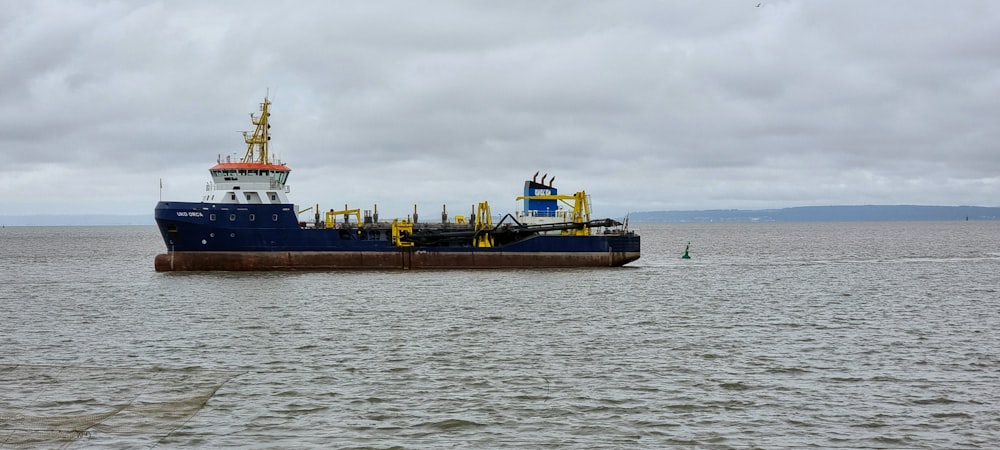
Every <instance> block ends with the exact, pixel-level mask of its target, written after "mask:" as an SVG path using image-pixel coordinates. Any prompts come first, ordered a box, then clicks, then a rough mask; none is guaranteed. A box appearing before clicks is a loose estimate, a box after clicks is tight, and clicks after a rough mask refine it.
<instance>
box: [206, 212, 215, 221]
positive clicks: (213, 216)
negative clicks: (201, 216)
mask: <svg viewBox="0 0 1000 450" xmlns="http://www.w3.org/2000/svg"><path fill="white" fill-rule="evenodd" d="M208 220H211V221H212V222H215V214H209V215H208Z"/></svg>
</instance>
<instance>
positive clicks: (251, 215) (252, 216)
mask: <svg viewBox="0 0 1000 450" xmlns="http://www.w3.org/2000/svg"><path fill="white" fill-rule="evenodd" d="M250 221H251V222H253V221H254V215H253V214H250Z"/></svg>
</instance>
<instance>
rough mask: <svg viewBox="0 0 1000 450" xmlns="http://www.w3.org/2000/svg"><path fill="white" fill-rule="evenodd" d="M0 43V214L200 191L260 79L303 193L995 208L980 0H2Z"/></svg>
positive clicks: (354, 200)
mask: <svg viewBox="0 0 1000 450" xmlns="http://www.w3.org/2000/svg"><path fill="white" fill-rule="evenodd" d="M758 1H759V2H760V3H761V4H760V6H759V7H758V6H757V3H758ZM0 61H2V64H0V86H2V87H0V155H2V157H3V164H2V165H0V194H2V199H0V215H17V214H64V213H65V214H144V213H147V212H148V213H149V214H150V215H151V214H152V209H153V207H154V206H155V203H156V201H157V200H158V199H159V196H160V192H159V191H160V190H159V180H160V179H161V178H162V180H163V191H162V195H163V198H164V199H169V200H185V201H197V200H199V199H200V198H201V196H202V194H203V192H204V189H205V183H206V182H207V181H208V180H209V176H208V172H207V169H208V168H209V167H211V166H212V165H213V164H215V161H216V158H217V156H218V155H220V154H221V155H223V157H224V156H225V155H228V154H239V155H242V153H243V152H244V151H245V149H246V147H245V145H244V144H243V143H242V137H241V135H240V134H239V133H237V131H241V130H247V129H249V127H250V124H249V115H248V113H250V112H256V110H257V107H258V103H259V102H260V100H261V98H262V97H263V96H264V95H265V94H266V93H267V92H268V90H269V92H270V96H271V98H272V100H273V106H272V116H271V119H272V127H273V128H272V133H273V140H272V143H273V147H272V152H275V153H276V154H277V155H278V156H279V157H280V158H281V159H282V160H283V162H286V163H287V164H288V165H289V166H290V167H291V168H292V175H291V177H290V180H289V184H290V185H291V197H292V199H293V200H294V201H295V202H296V203H299V204H301V205H312V204H314V203H319V204H320V207H321V208H334V207H336V208H339V207H342V206H343V205H344V204H349V205H350V206H351V207H359V208H364V209H369V208H370V207H371V205H372V204H373V203H378V204H379V211H380V213H382V214H381V215H382V216H383V217H392V216H400V215H405V214H407V213H409V212H410V211H411V210H412V207H413V205H414V204H418V205H419V207H420V210H421V213H422V214H428V215H434V214H436V213H437V212H438V211H439V209H440V207H441V204H443V203H446V204H448V207H449V211H451V212H453V214H459V213H464V212H465V211H466V210H468V209H469V207H470V206H471V205H472V204H473V203H474V202H478V201H482V200H488V201H490V203H491V205H492V206H493V210H494V212H495V213H496V212H501V211H504V212H506V211H509V210H511V209H513V208H514V207H515V203H514V197H515V196H517V195H519V194H520V190H521V185H522V183H523V181H524V180H525V179H526V178H530V177H531V175H532V174H534V173H535V172H536V171H541V172H542V173H548V174H549V176H550V177H551V176H555V177H556V181H555V186H556V187H558V188H560V189H561V191H562V192H563V193H572V192H575V191H577V190H586V191H587V192H588V193H589V194H591V196H592V197H593V202H594V207H595V214H596V215H599V216H616V215H622V214H625V213H626V212H628V211H650V210H664V209H713V208H739V209H758V208H779V207H788V206H806V205H831V204H921V205H983V206H997V205H1000V201H998V200H997V198H998V197H997V195H998V193H1000V152H998V151H997V150H998V148H997V146H998V144H997V143H998V142H1000V131H998V130H1000V126H998V124H1000V101H998V99H1000V2H997V1H995V0H983V1H975V0H967V1H960V2H941V1H933V2H932V1H910V0H906V1H902V0H901V1H878V2H874V1H868V0H862V1H766V0H752V1H742V0H731V1H710V2H709V1H696V0H691V1H664V0H655V1H638V0H636V1H631V0H630V1H589V2H578V1H538V0H533V1H502V2H495V1H482V2H474V1H421V2H412V1H397V2H392V1H379V2H369V1H357V2H346V1H316V2H306V1H296V2H274V1H256V2H255V1H239V2H236V1H231V2H224V1H218V2H205V1H162V2H142V1H120V2H114V1H94V2H86V1H77V2H73V1H31V2H27V1H24V2H22V1H4V2H3V8H0Z"/></svg>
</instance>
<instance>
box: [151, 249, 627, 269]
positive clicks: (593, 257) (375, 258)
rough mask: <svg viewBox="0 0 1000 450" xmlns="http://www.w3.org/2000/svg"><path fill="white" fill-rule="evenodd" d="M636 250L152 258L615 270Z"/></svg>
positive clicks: (266, 265) (217, 263)
mask: <svg viewBox="0 0 1000 450" xmlns="http://www.w3.org/2000/svg"><path fill="white" fill-rule="evenodd" d="M637 259H639V252H602V253H585V252H566V253H561V252H560V253H555V252H552V253H538V252H533V253H521V252H502V251H487V252H484V251H449V252H439V251H422V250H399V251H388V252H385V251H383V252H360V251H359V252H352V251H340V252H169V253H164V254H160V255H157V256H156V260H155V267H156V271H157V272H185V271H209V270H222V271H254V270H366V269H368V270H370V269H376V270H380V269H381V270H393V269H398V270H407V269H435V270H437V269H503V268H546V267H618V266H622V265H624V264H627V263H629V262H632V261H635V260H637Z"/></svg>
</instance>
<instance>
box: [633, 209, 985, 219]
mask: <svg viewBox="0 0 1000 450" xmlns="http://www.w3.org/2000/svg"><path fill="white" fill-rule="evenodd" d="M629 220H631V221H635V222H892V221H958V220H961V221H964V220H970V221H971V220H1000V207H988V206H920V205H859V206H800V207H793V208H781V209H757V210H746V209H742V210H741V209H712V210H698V211H695V210H691V211H648V212H634V213H631V214H630V215H629Z"/></svg>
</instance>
